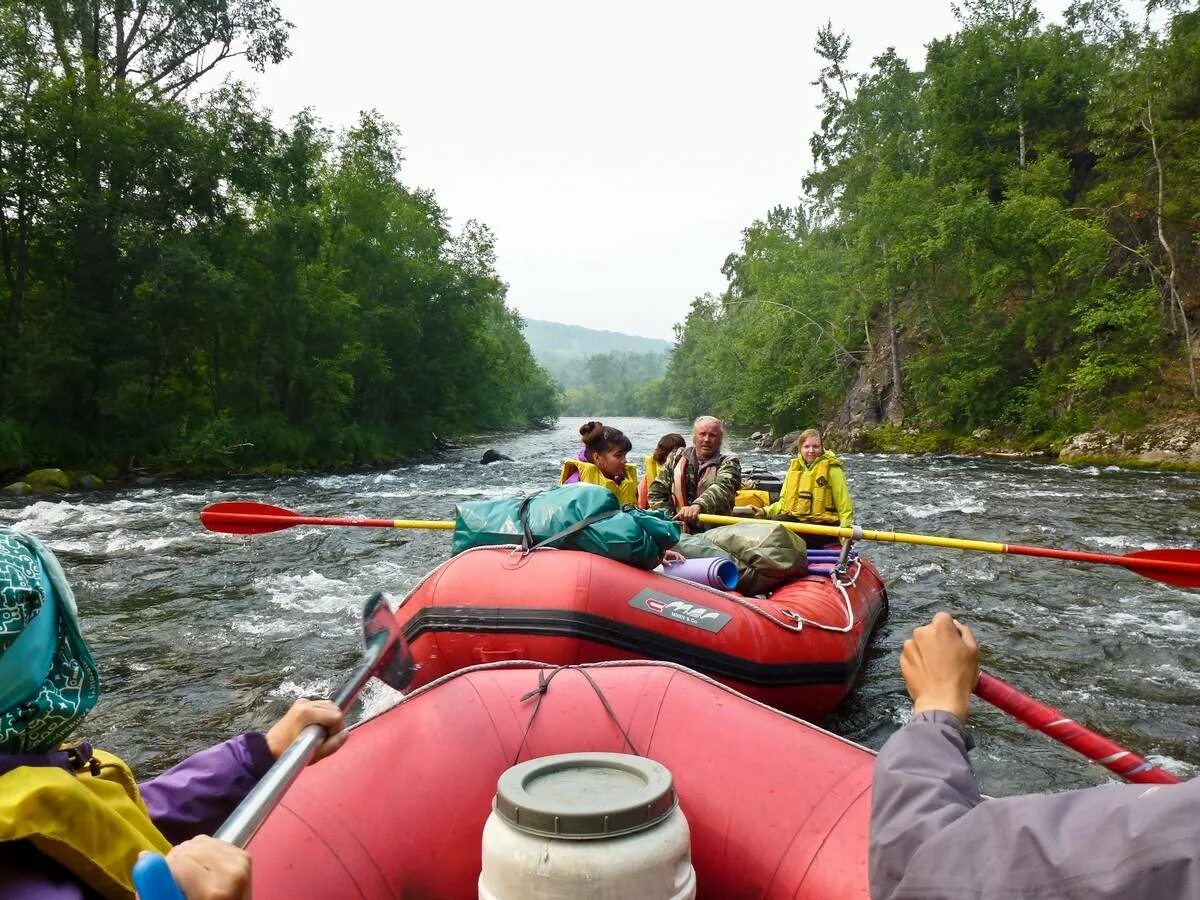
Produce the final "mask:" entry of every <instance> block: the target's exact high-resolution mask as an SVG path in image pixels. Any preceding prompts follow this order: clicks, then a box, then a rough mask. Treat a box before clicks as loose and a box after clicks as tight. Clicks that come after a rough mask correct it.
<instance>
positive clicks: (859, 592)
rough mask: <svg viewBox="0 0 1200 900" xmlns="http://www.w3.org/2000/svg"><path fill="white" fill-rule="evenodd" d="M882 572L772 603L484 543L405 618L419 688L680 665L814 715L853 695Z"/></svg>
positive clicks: (825, 579) (857, 571) (433, 579)
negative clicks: (458, 675)
mask: <svg viewBox="0 0 1200 900" xmlns="http://www.w3.org/2000/svg"><path fill="white" fill-rule="evenodd" d="M886 604H887V595H886V592H885V591H884V587H883V581H882V580H881V579H880V577H879V573H878V572H877V571H876V570H875V567H874V566H872V565H871V564H870V563H869V562H867V561H866V560H862V559H860V560H858V561H856V562H855V563H852V564H851V566H850V568H849V571H848V572H847V574H846V577H845V579H844V581H843V582H841V583H839V582H835V581H834V580H833V579H831V578H830V576H829V575H815V574H814V575H808V576H805V577H803V578H798V579H796V580H795V581H792V582H789V583H788V584H787V585H786V586H784V587H783V588H781V589H780V590H778V591H775V592H774V593H773V594H771V596H770V597H769V598H767V599H757V598H753V597H744V596H742V595H741V594H737V593H731V592H726V591H719V590H715V589H712V588H708V587H703V586H701V585H698V584H694V583H692V582H689V581H682V580H679V579H676V578H669V577H667V576H664V575H658V574H655V573H653V572H646V571H643V570H641V569H637V568H634V567H633V566H628V565H623V564H622V563H618V562H614V561H613V560H610V559H605V558H604V557H601V556H597V555H594V554H590V553H583V552H580V551H575V550H549V549H546V550H539V551H537V552H535V553H531V554H526V555H523V554H521V553H520V552H519V551H516V552H514V550H513V548H510V547H480V548H476V549H473V550H468V551H466V552H464V553H460V554H459V555H457V556H455V557H453V558H451V559H450V560H448V561H447V562H445V563H443V564H442V565H440V566H438V567H437V568H436V569H434V570H433V571H432V572H431V573H430V574H429V575H428V576H426V577H425V579H424V580H423V581H422V582H421V583H420V584H419V585H418V586H417V587H416V589H415V590H413V591H412V593H410V594H409V595H408V596H407V597H405V598H404V599H403V600H402V601H401V602H400V605H399V608H398V609H397V612H396V617H397V619H398V620H399V621H400V622H401V624H402V625H403V626H404V636H405V638H406V639H407V640H408V641H409V644H410V645H411V647H412V651H413V656H414V658H415V659H416V661H417V662H418V663H420V669H419V670H418V671H417V679H416V681H415V682H414V684H415V686H420V685H422V684H426V683H428V682H430V681H432V680H434V679H435V678H440V677H441V676H443V675H446V674H448V673H450V672H453V671H455V670H457V669H462V668H465V667H467V666H472V665H476V664H478V663H482V662H494V661H496V660H504V659H527V660H536V661H538V662H545V663H553V664H555V665H571V664H576V663H589V662H603V661H607V660H621V659H654V660H663V661H666V662H674V663H679V664H680V665H683V666H687V667H688V668H690V669H695V670H697V671H699V672H703V673H704V674H706V675H709V676H711V677H713V678H716V679H717V680H718V681H720V682H722V683H723V684H727V685H729V686H730V687H732V688H734V689H735V690H738V691H740V692H742V693H744V694H746V695H748V696H750V697H753V698H754V699H756V700H761V701H762V702H764V703H767V704H770V705H771V706H774V707H776V708H778V709H781V710H784V711H785V712H789V713H792V714H794V715H798V716H802V717H803V718H806V719H811V720H814V721H817V720H820V719H821V718H822V717H824V716H825V715H827V714H828V713H829V712H831V711H832V710H833V709H834V707H836V706H837V705H838V703H840V702H841V700H842V698H843V697H845V695H846V693H847V692H848V691H849V690H850V687H851V685H852V684H853V683H854V679H855V677H856V675H857V674H858V671H859V668H860V666H861V665H862V659H863V653H864V652H865V650H866V646H867V642H868V640H869V639H870V636H871V631H872V629H873V628H874V626H875V623H876V621H877V620H878V618H879V616H880V614H881V613H882V612H883V611H884V610H885V609H886Z"/></svg>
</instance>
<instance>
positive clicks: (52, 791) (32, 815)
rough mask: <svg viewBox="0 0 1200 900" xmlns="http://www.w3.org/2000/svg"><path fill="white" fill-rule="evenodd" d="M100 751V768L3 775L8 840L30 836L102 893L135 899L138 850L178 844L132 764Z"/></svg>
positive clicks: (2, 828) (1, 831)
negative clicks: (158, 822) (155, 818)
mask: <svg viewBox="0 0 1200 900" xmlns="http://www.w3.org/2000/svg"><path fill="white" fill-rule="evenodd" d="M92 757H93V759H95V760H96V762H97V763H99V767H98V768H95V769H92V770H89V769H86V768H85V769H83V770H82V771H80V772H68V771H67V770H66V769H62V768H59V767H58V766H19V767H18V768H15V769H12V770H11V771H9V772H7V773H5V774H4V775H0V798H2V799H0V841H21V840H27V841H29V842H30V843H31V844H33V846H34V847H36V848H37V849H38V850H39V851H41V852H42V853H44V854H45V855H46V856H48V857H50V858H51V859H53V860H54V861H55V862H57V863H59V864H60V865H62V866H63V867H64V868H66V869H67V870H68V871H70V872H71V873H72V874H73V875H74V876H75V877H76V878H78V879H79V880H80V881H82V882H83V883H84V884H86V885H87V886H88V887H89V888H91V889H92V890H93V891H95V892H96V893H97V894H99V895H100V896H102V897H105V898H112V900H133V898H134V896H135V894H134V890H133V879H132V877H131V875H130V873H131V871H132V870H133V864H134V862H136V861H137V858H138V854H139V853H140V852H141V851H143V850H153V851H155V852H157V853H164V854H165V853H166V852H167V851H169V850H170V849H171V844H170V842H169V841H168V840H167V839H166V838H165V837H163V836H162V833H161V832H160V831H159V830H158V829H157V828H156V827H155V826H154V823H153V822H152V821H150V814H149V812H147V810H146V804H145V803H144V802H143V801H142V796H141V794H140V793H138V789H137V783H136V782H135V781H134V780H133V773H132V772H130V771H129V767H128V766H127V765H125V763H123V762H121V760H119V759H117V758H116V757H115V756H113V755H111V754H109V753H103V752H101V751H95V752H94V753H93V754H92Z"/></svg>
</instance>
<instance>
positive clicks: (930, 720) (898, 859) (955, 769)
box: [868, 712, 1200, 900]
mask: <svg viewBox="0 0 1200 900" xmlns="http://www.w3.org/2000/svg"><path fill="white" fill-rule="evenodd" d="M969 747H970V739H969V738H968V737H967V735H966V733H965V732H964V731H963V729H962V726H961V724H960V723H959V722H958V719H957V718H956V717H954V716H953V715H951V714H950V713H946V712H930V713H922V714H919V715H916V716H914V717H913V719H912V721H911V722H910V723H909V724H908V725H906V726H905V727H904V728H902V729H900V730H899V731H898V732H896V733H895V734H894V735H892V737H891V738H890V739H889V740H888V742H887V744H885V745H884V747H883V750H882V751H880V754H879V759H878V760H877V762H876V767H875V778H874V783H873V785H872V798H871V837H870V846H869V850H868V858H869V869H870V884H871V897H872V900H915V898H918V897H919V898H923V900H939V898H951V897H956V898H957V897H971V898H975V900H986V898H1000V897H1005V898H1011V897H1016V896H1022V897H1025V896H1028V897H1068V896H1069V897H1074V898H1087V900H1104V898H1114V900H1115V898H1118V897H1134V896H1138V897H1171V898H1175V897H1194V896H1200V817H1197V816H1196V814H1195V813H1196V809H1197V806H1198V804H1200V780H1195V781H1190V782H1188V783H1186V784H1181V785H1153V786H1147V785H1136V784H1113V785H1103V786H1101V787H1094V788H1086V789H1083V790H1077V791H1066V792H1063V793H1058V794H1026V795H1022V796H1017V797H1007V798H1004V799H999V800H983V799H982V797H981V796H980V793H979V789H978V787H977V785H976V784H975V778H974V775H973V773H972V771H971V767H970V763H969V762H968V761H967V750H968V749H969Z"/></svg>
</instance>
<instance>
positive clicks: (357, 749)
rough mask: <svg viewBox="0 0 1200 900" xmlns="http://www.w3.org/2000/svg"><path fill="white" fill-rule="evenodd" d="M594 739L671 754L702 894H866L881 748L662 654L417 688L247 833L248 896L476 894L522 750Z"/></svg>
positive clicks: (467, 675) (480, 673)
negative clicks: (503, 790) (664, 659)
mask: <svg viewBox="0 0 1200 900" xmlns="http://www.w3.org/2000/svg"><path fill="white" fill-rule="evenodd" d="M585 750H599V751H611V752H620V753H637V754H640V755H644V756H647V757H649V758H651V759H654V760H657V761H658V762H660V763H662V764H663V765H665V766H666V767H667V768H668V769H670V770H671V772H672V774H673V776H674V779H675V787H676V790H677V792H678V795H679V801H680V807H681V809H682V810H683V812H684V815H686V816H687V819H688V824H689V826H690V829H691V836H692V837H691V840H692V862H693V864H694V866H695V869H696V880H697V887H698V896H699V897H701V898H770V900H775V898H779V900H782V898H820V900H828V898H831V897H837V898H865V897H866V896H867V893H868V892H867V829H868V820H869V813H870V783H871V769H872V763H873V761H874V757H873V756H872V754H871V753H870V752H869V751H867V750H865V749H863V748H862V747H859V746H857V745H855V744H852V743H850V742H849V741H846V740H843V739H841V738H839V737H836V736H835V735H832V734H829V733H828V732H825V731H823V730H821V729H819V728H817V727H815V726H813V725H810V724H808V723H806V722H803V721H800V720H798V719H794V718H792V717H790V716H787V715H784V714H783V713H780V712H778V711H776V710H773V709H769V708H767V707H765V706H763V705H761V704H758V703H755V702H753V701H751V700H749V699H747V698H745V697H742V696H740V695H739V694H736V693H735V692H733V691H730V690H728V689H727V688H724V687H722V686H721V685H718V684H716V683H714V682H712V681H711V680H709V679H706V678H703V677H702V676H699V675H697V674H696V673H694V672H689V671H688V670H686V669H683V668H681V667H678V666H673V665H668V664H663V663H609V664H600V665H595V666H587V667H582V668H567V669H554V668H550V667H544V668H530V667H527V666H522V667H516V666H514V665H513V664H505V663H496V664H492V665H489V666H481V667H477V668H475V669H472V670H468V671H464V672H460V673H456V674H454V675H452V676H449V677H448V678H446V679H443V680H441V681H438V682H436V683H434V684H433V685H430V686H428V687H426V688H424V689H422V690H419V691H417V692H415V693H413V694H411V695H409V696H408V697H406V698H405V699H404V701H403V702H401V703H400V704H399V705H398V706H396V707H393V708H392V709H390V710H388V711H387V712H385V713H384V714H382V715H381V716H379V717H377V718H375V719H372V720H371V721H369V722H366V723H365V724H363V725H361V726H360V727H358V728H356V729H355V730H354V733H353V734H352V735H351V738H350V741H349V742H348V743H347V744H346V746H345V747H344V748H343V749H342V750H341V751H340V752H338V753H336V754H334V755H333V756H331V757H329V758H328V759H326V760H323V761H321V762H320V763H318V764H316V765H315V766H311V767H309V768H308V769H307V770H306V771H305V772H304V774H302V775H301V776H300V778H299V780H298V781H297V783H296V785H295V786H294V787H293V788H292V789H291V790H290V791H289V792H288V794H287V795H286V796H285V798H284V800H283V802H282V803H281V805H280V806H279V807H277V808H276V810H275V811H274V813H273V814H272V815H271V817H270V818H269V819H268V820H267V822H266V824H265V825H264V827H263V829H262V830H261V831H260V832H259V834H258V835H257V837H255V839H254V840H253V841H252V842H251V844H250V847H249V850H250V853H251V856H252V857H253V863H254V870H253V871H254V896H255V897H263V898H275V897H305V898H312V900H325V898H345V897H359V898H369V900H374V898H385V897H387V898H396V897H410V898H416V897H421V898H462V897H474V896H476V881H477V879H478V877H479V871H480V867H481V841H482V834H483V825H484V822H485V820H486V819H487V816H488V813H489V811H490V809H491V801H492V796H493V794H494V793H495V789H496V781H497V779H498V778H499V777H500V774H501V773H502V772H503V771H505V770H506V769H507V768H508V767H509V766H511V765H513V764H514V763H516V762H519V761H524V760H527V759H532V758H535V757H540V756H549V755H552V754H556V753H571V752H578V751H585Z"/></svg>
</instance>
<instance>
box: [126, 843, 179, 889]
mask: <svg viewBox="0 0 1200 900" xmlns="http://www.w3.org/2000/svg"><path fill="white" fill-rule="evenodd" d="M133 887H134V889H135V890H136V891H137V895H138V900H185V898H184V896H183V891H181V890H180V889H179V885H177V884H176V883H175V877H174V876H173V875H172V874H171V867H170V866H168V865H167V860H166V857H164V856H162V855H161V854H159V853H143V854H142V855H141V856H139V857H138V861H137V862H136V863H134V864H133Z"/></svg>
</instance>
